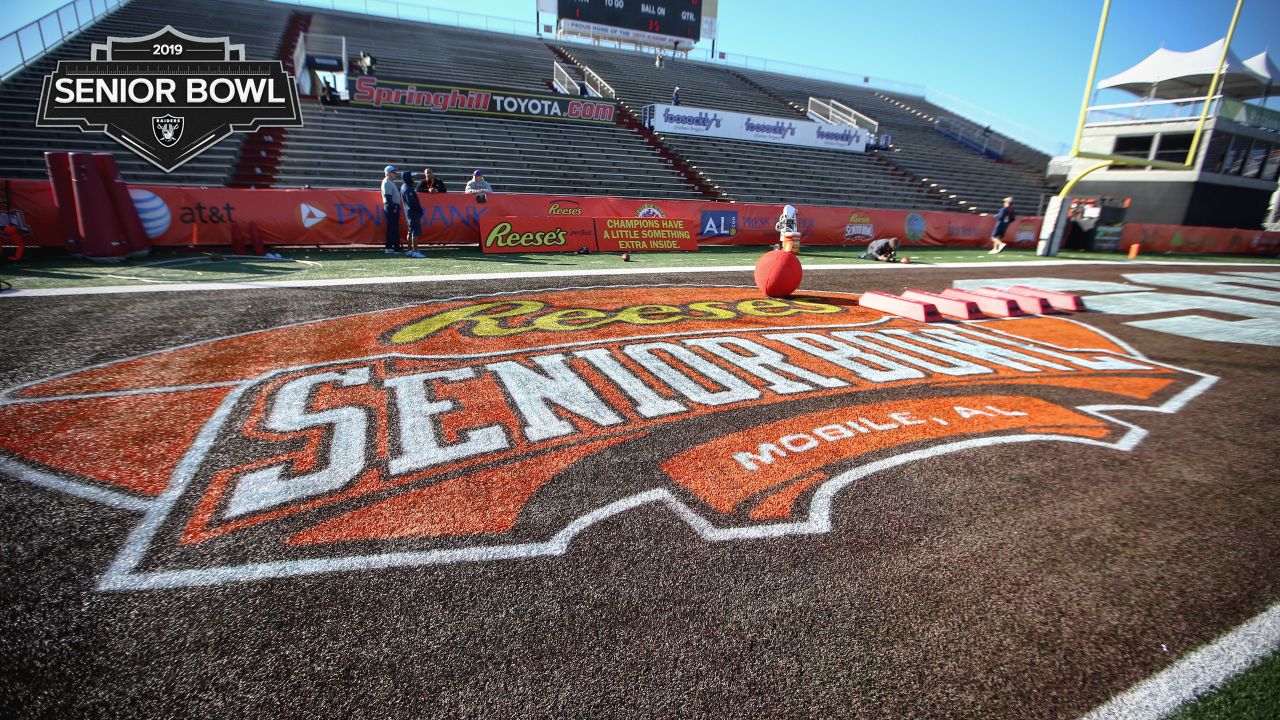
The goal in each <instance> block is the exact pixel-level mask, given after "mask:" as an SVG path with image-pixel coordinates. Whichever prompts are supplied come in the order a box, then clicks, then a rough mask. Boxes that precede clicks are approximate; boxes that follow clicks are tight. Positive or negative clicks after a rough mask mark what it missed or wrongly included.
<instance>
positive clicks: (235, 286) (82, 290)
mask: <svg viewBox="0 0 1280 720" xmlns="http://www.w3.org/2000/svg"><path fill="white" fill-rule="evenodd" d="M1053 265H1116V266H1124V267H1132V266H1135V265H1145V266H1151V265H1154V266H1156V267H1164V266H1171V265H1194V266H1204V267H1239V266H1244V267H1268V266H1269V265H1268V264H1265V263H1221V262H1219V263H1215V262H1175V261H1167V262H1166V261H1149V262H1142V261H1137V262H1133V261H1124V260H1025V261H1012V262H969V263H946V264H942V265H930V264H928V263H915V264H913V265H912V266H911V267H912V268H917V269H926V268H927V269H930V270H945V269H947V268H991V267H1028V268H1032V267H1046V266H1053ZM890 267H899V266H898V265H887V264H881V263H866V262H862V263H857V264H833V265H810V266H809V267H806V268H805V272H817V271H819V270H888V269H889V268H890ZM1276 268H1277V269H1278V270H1280V265H1277V266H1276ZM755 269H756V268H755V266H754V265H722V266H707V267H660V268H635V269H632V268H600V269H592V268H582V269H579V270H546V271H528V272H509V273H471V274H466V273H464V274H460V275H404V276H400V277H372V278H333V279H329V280H261V281H245V282H238V283H227V282H209V283H199V282H192V283H169V284H153V285H141V286H138V285H109V286H105V287H75V288H41V289H36V290H6V291H5V292H0V298H7V297H56V296H61V295H113V294H118V293H154V292H192V291H196V292H203V291H206V290H263V289H272V288H275V289H285V288H308V287H343V286H349V285H390V284H392V283H424V282H425V283H431V282H435V283H440V282H464V281H467V280H504V279H511V280H523V279H529V278H533V279H538V278H557V277H583V276H589V277H595V276H598V275H675V274H684V275H688V274H698V273H726V272H754V271H755Z"/></svg>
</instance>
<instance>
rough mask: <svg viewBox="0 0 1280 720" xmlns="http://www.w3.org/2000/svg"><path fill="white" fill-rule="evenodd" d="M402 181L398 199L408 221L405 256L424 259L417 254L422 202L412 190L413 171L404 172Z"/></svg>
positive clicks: (421, 255) (415, 191) (420, 230)
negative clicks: (407, 241)
mask: <svg viewBox="0 0 1280 720" xmlns="http://www.w3.org/2000/svg"><path fill="white" fill-rule="evenodd" d="M402 179H403V180H404V184H403V185H401V186H400V199H401V200H402V201H403V205H404V216H405V218H407V219H408V220H409V234H408V236H407V237H408V239H409V250H408V251H407V252H405V255H407V256H408V257H411V258H420V257H426V255H423V254H422V253H420V252H418V237H419V236H420V235H422V201H420V200H419V199H418V191H417V190H415V189H414V188H413V171H412V170H405V171H404V175H403V176H402Z"/></svg>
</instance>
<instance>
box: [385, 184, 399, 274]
mask: <svg viewBox="0 0 1280 720" xmlns="http://www.w3.org/2000/svg"><path fill="white" fill-rule="evenodd" d="M382 176H383V177H382V225H383V230H385V231H386V236H385V237H384V238H383V249H382V252H384V253H387V254H388V255H390V254H391V253H398V252H400V191H399V190H397V189H396V166H395V165H388V166H386V167H385V168H383V169H382Z"/></svg>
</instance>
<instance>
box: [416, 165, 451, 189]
mask: <svg viewBox="0 0 1280 720" xmlns="http://www.w3.org/2000/svg"><path fill="white" fill-rule="evenodd" d="M418 192H420V193H423V192H424V193H447V192H449V188H447V187H445V184H444V181H443V180H441V179H440V178H438V177H436V174H435V173H433V172H431V168H424V169H423V171H422V182H420V183H418Z"/></svg>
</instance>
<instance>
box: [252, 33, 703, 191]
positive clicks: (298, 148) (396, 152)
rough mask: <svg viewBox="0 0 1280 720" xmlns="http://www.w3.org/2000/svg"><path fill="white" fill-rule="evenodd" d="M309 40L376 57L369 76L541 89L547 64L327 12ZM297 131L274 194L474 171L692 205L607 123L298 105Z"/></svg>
mask: <svg viewBox="0 0 1280 720" xmlns="http://www.w3.org/2000/svg"><path fill="white" fill-rule="evenodd" d="M424 27H426V28H429V29H430V36H429V37H428V36H424V34H423V32H422V30H423V29H424ZM309 31H310V32H311V33H316V34H320V35H338V34H341V35H344V36H345V37H346V39H347V47H348V52H349V53H350V54H351V55H352V56H355V55H357V54H358V53H359V52H360V51H362V50H363V51H368V52H369V53H371V54H372V55H373V56H374V57H376V58H377V60H378V67H377V75H378V76H379V77H384V78H399V79H405V80H417V81H419V82H422V83H440V84H445V85H461V86H465V85H472V84H476V85H485V86H493V87H505V88H511V89H514V90H524V91H527V92H540V93H544V94H546V93H549V92H551V90H550V84H549V81H550V78H551V63H552V62H553V61H554V60H555V59H556V56H555V55H554V54H552V52H551V51H550V50H549V49H548V48H547V46H546V45H545V44H544V43H543V42H542V41H540V40H538V39H536V38H524V37H518V36H513V35H500V34H497V33H491V32H484V31H478V30H467V29H463V28H454V27H445V26H439V25H427V26H423V25H422V24H418V23H405V22H400V21H396V20H391V19H387V18H377V17H370V16H367V15H354V14H348V13H335V12H314V13H312V20H311V26H310V30H309ZM303 122H304V126H303V127H302V128H297V129H293V130H290V132H289V134H288V137H287V139H286V141H285V143H284V150H283V155H282V157H281V160H280V167H279V170H278V173H277V175H276V182H275V184H276V185H278V186H291V185H293V186H296V185H302V184H309V185H312V186H313V187H352V186H355V187H364V186H370V187H371V186H373V184H376V182H377V181H378V180H379V179H380V178H381V173H380V171H381V168H382V166H383V165H385V164H387V163H392V164H395V165H397V166H401V165H403V166H404V167H406V168H409V169H412V170H414V171H415V172H420V171H421V170H422V168H423V167H425V166H430V167H431V168H432V169H433V170H435V171H436V173H437V174H438V175H440V176H441V177H442V178H443V179H444V181H445V183H446V184H448V185H449V187H450V189H451V190H454V189H456V190H461V189H462V186H463V185H464V184H465V183H466V180H467V178H468V177H469V176H470V175H471V172H472V171H473V170H475V169H477V168H483V169H484V170H485V172H486V177H487V179H488V180H489V182H490V183H492V184H493V186H494V189H495V190H497V191H499V192H527V193H550V194H574V195H613V196H620V197H658V198H689V199H692V198H697V197H701V193H700V192H699V191H698V190H697V189H696V188H694V187H692V186H690V185H689V184H688V183H686V182H685V181H684V179H683V177H682V176H681V175H680V173H679V172H677V171H676V170H675V169H674V168H673V167H672V166H670V165H669V164H668V163H667V162H666V160H665V159H664V158H663V157H662V156H661V155H660V154H659V153H658V151H657V150H655V149H654V148H651V147H649V146H648V145H647V144H646V143H645V142H644V140H643V139H642V138H641V137H640V136H639V135H637V134H636V133H635V132H633V131H631V130H628V129H626V128H625V127H622V126H618V125H583V124H566V123H563V122H558V121H554V120H519V121H509V120H501V119H495V118H486V117H478V116H466V115H459V114H450V115H442V114H434V113H430V112H418V111H407V110H395V109H390V108H379V109H374V108H368V107H360V106H355V105H349V106H343V107H341V108H340V109H338V110H337V111H336V112H335V111H332V110H330V111H324V110H322V109H321V106H320V105H319V104H318V103H317V102H315V101H314V100H304V102H303Z"/></svg>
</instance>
